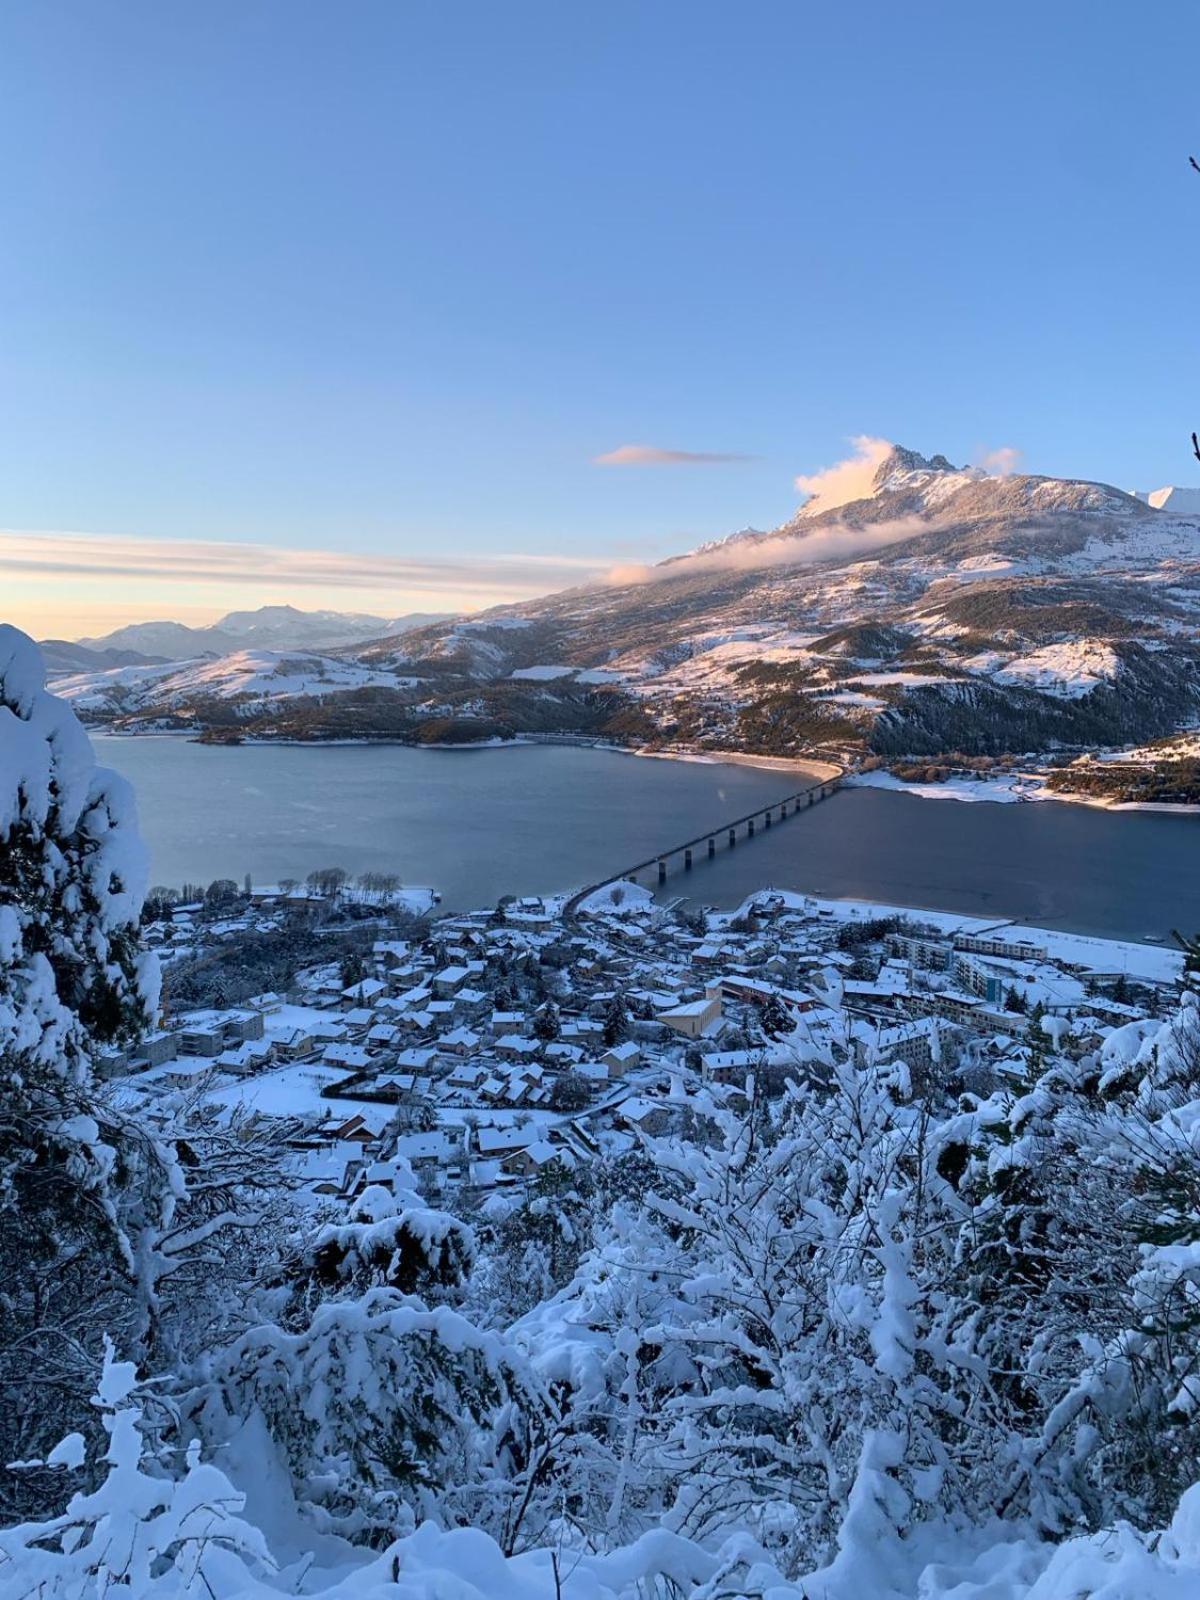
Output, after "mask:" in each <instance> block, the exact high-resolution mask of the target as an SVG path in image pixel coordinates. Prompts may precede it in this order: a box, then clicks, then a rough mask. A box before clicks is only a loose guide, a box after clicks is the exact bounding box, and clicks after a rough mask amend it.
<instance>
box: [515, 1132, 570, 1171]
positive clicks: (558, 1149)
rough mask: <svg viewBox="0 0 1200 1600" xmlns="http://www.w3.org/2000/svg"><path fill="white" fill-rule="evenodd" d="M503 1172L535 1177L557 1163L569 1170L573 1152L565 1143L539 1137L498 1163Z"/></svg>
mask: <svg viewBox="0 0 1200 1600" xmlns="http://www.w3.org/2000/svg"><path fill="white" fill-rule="evenodd" d="M500 1165H501V1167H502V1168H503V1169H504V1171H505V1172H507V1173H510V1174H511V1175H512V1176H513V1177H516V1178H532V1177H536V1176H537V1174H538V1173H539V1172H543V1171H544V1170H545V1169H546V1168H547V1167H550V1166H554V1165H558V1166H561V1167H565V1168H566V1169H567V1170H568V1171H570V1170H571V1169H572V1168H573V1167H574V1166H575V1165H576V1158H575V1156H574V1154H573V1153H572V1152H571V1151H570V1150H568V1149H567V1147H566V1146H565V1145H560V1144H551V1143H550V1142H549V1141H548V1140H546V1139H541V1140H539V1141H538V1143H537V1144H531V1145H530V1146H529V1147H528V1148H527V1149H525V1150H514V1151H513V1153H512V1154H511V1155H508V1156H505V1157H504V1159H503V1161H502V1162H501V1163H500Z"/></svg>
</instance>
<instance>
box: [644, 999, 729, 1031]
mask: <svg viewBox="0 0 1200 1600" xmlns="http://www.w3.org/2000/svg"><path fill="white" fill-rule="evenodd" d="M654 1020H655V1021H656V1022H662V1023H665V1024H666V1026H667V1027H668V1028H670V1029H671V1031H672V1032H673V1033H678V1034H682V1036H683V1037H684V1038H685V1039H702V1038H703V1037H704V1035H705V1034H706V1033H708V1032H709V1031H710V1030H711V1029H713V1028H715V1027H716V1025H717V1024H718V1023H719V1022H720V1020H721V997H720V995H719V994H715V995H705V997H704V999H703V1000H689V1001H687V1002H686V1003H685V1004H684V1005H681V1006H672V1007H671V1008H670V1010H668V1011H658V1012H656V1013H655V1018H654Z"/></svg>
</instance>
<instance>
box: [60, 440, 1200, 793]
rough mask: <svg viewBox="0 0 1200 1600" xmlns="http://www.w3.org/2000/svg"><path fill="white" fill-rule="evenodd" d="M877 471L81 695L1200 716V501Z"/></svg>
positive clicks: (894, 457) (1153, 727)
mask: <svg viewBox="0 0 1200 1600" xmlns="http://www.w3.org/2000/svg"><path fill="white" fill-rule="evenodd" d="M867 488H868V491H869V492H867V493H865V494H860V495H858V497H857V498H852V499H848V500H846V501H844V502H842V503H839V504H836V505H826V506H825V507H824V508H821V507H820V506H819V505H816V506H814V504H813V502H812V501H811V500H810V501H809V502H807V503H806V504H805V505H803V506H801V508H800V510H799V511H798V512H797V513H796V514H795V515H794V516H792V517H791V518H789V519H787V520H786V521H785V522H783V523H781V524H780V525H779V526H778V527H777V528H775V529H772V530H770V531H768V532H762V531H760V530H757V529H745V530H741V531H739V532H738V533H737V534H734V535H732V536H730V537H729V538H727V539H725V540H714V541H709V542H708V543H707V544H706V545H703V546H700V547H698V548H697V549H696V550H694V551H691V552H689V553H687V554H686V555H684V556H680V557H674V558H671V559H669V560H667V561H665V562H662V563H660V564H659V565H658V566H656V567H651V568H642V569H638V571H637V572H636V573H635V574H634V575H633V576H630V577H625V578H622V579H621V580H620V581H616V580H614V581H612V582H608V583H597V584H592V585H589V586H585V587H581V588H576V589H571V590H566V591H561V592H559V593H556V594H551V595H546V596H543V597H542V598H540V599H538V600H533V601H529V602H525V603H522V604H519V605H507V606H502V607H496V608H494V609H492V610H490V611H488V612H483V613H479V614H476V615H473V616H470V617H458V618H451V619H446V620H440V621H436V622H427V623H423V624H421V625H419V626H415V627H412V628H410V629H407V630H404V631H402V632H394V633H388V634H381V635H380V636H379V637H377V638H374V639H369V640H365V641H353V642H350V643H347V644H341V645H338V646H336V647H328V650H327V658H326V659H327V661H328V662H330V663H332V664H329V665H320V664H319V663H315V662H314V661H313V660H310V661H309V662H308V663H307V664H306V665H305V667H304V669H303V670H302V671H297V670H294V669H295V663H294V662H293V661H290V660H287V659H286V658H284V657H280V658H279V659H277V660H266V659H263V660H260V661H258V663H257V665H256V666H255V667H254V669H253V671H248V669H247V667H246V664H245V662H240V663H239V662H236V661H235V660H234V658H233V657H232V656H231V657H230V661H229V665H228V668H227V669H222V668H221V666H220V664H219V663H218V666H217V669H216V671H215V672H211V673H210V672H205V673H204V674H201V675H200V676H199V677H197V678H195V679H188V680H187V683H186V685H183V686H177V692H173V695H172V698H171V699H170V701H169V703H167V702H166V701H165V700H164V699H163V698H162V697H158V698H156V690H155V684H156V682H157V681H158V680H157V679H156V676H155V675H154V674H148V675H146V677H145V679H144V681H139V682H138V683H137V684H132V683H130V682H129V681H127V680H128V677H129V674H128V673H124V674H122V673H120V672H118V673H116V674H115V675H113V676H111V677H109V678H107V679H106V678H105V677H104V676H103V675H100V676H99V677H97V676H96V675H92V676H91V677H90V678H89V676H88V675H86V674H84V675H83V678H82V680H81V681H80V682H79V683H73V684H72V685H71V686H70V692H71V693H72V694H74V695H78V696H79V697H80V698H81V708H82V709H84V710H85V712H86V714H87V715H88V716H89V717H90V718H93V719H96V720H107V721H109V722H111V723H113V724H116V725H121V726H126V727H132V728H137V727H146V726H153V725H155V724H156V719H157V721H158V722H160V723H161V721H162V719H163V718H166V719H168V723H169V725H171V726H184V727H194V728H197V729H203V728H206V727H211V726H214V725H220V726H231V725H236V726H238V727H239V728H244V729H246V730H247V731H249V732H251V733H253V734H254V735H255V736H259V737H300V738H331V737H364V738H396V739H406V740H417V741H421V742H425V741H434V742H437V741H444V740H452V741H454V742H459V741H462V740H470V739H474V738H493V737H506V736H511V735H512V734H520V733H531V732H532V733H536V732H554V733H569V734H577V735H586V736H589V737H593V736H601V737H606V738H613V739H617V740H620V741H623V742H626V743H654V744H660V745H663V746H667V747H671V746H680V745H686V746H690V747H700V748H710V749H713V750H729V749H736V750H746V751H758V752H763V753H770V754H776V755H779V754H784V755H818V756H822V757H826V758H830V759H837V760H841V761H843V762H848V763H853V762H855V761H858V760H863V759H866V758H868V757H872V756H874V757H880V756H882V757H886V758H888V759H896V758H900V757H903V756H922V757H924V756H930V755H942V754H945V753H947V752H953V751H960V752H966V753H968V754H973V755H975V756H982V755H1000V754H1005V753H1012V752H1018V753H1019V752H1025V751H1029V750H1041V751H1045V752H1049V753H1057V754H1065V753H1070V752H1079V751H1086V750H1089V749H1098V748H1102V747H1108V746H1117V745H1120V744H1122V743H1123V742H1125V743H1127V742H1129V741H1140V740H1145V739H1147V738H1158V737H1165V736H1168V735H1170V734H1172V733H1174V732H1176V731H1177V730H1179V729H1180V728H1183V727H1188V726H1191V725H1195V724H1196V723H1197V722H1198V721H1200V516H1184V515H1178V514H1174V513H1172V512H1170V511H1169V510H1157V509H1155V508H1154V507H1152V506H1150V505H1148V504H1146V503H1145V502H1142V501H1140V500H1138V499H1137V498H1136V497H1134V496H1132V495H1130V494H1127V493H1126V492H1125V491H1123V490H1120V489H1116V488H1113V487H1112V486H1111V485H1108V484H1103V483H1096V482H1092V481H1090V480H1084V479H1072V478H1052V477H1046V476H1042V475H1036V474H1023V473H1011V474H1007V475H1001V474H997V473H987V472H984V471H983V470H982V469H980V468H976V467H965V468H963V467H955V466H954V465H953V463H952V462H951V461H949V460H948V459H947V458H946V457H944V456H937V455H935V456H931V457H925V456H923V455H920V454H919V453H917V452H916V451H908V450H904V449H902V448H899V447H897V448H895V449H893V450H892V451H891V452H890V453H889V455H888V456H887V457H886V458H885V459H884V460H883V461H882V462H881V463H879V465H878V467H877V469H876V470H875V472H874V474H873V476H872V478H871V480H870V482H869V484H868V485H867ZM350 664H353V665H354V666H355V667H356V668H357V669H358V673H357V675H356V674H355V673H354V672H351V671H349V670H348V668H349V665H350ZM272 678H274V679H277V680H278V682H279V684H280V685H286V686H287V687H281V689H280V692H279V693H277V694H275V693H271V692H270V682H269V681H270V680H271V679H272ZM122 679H124V680H126V681H122ZM251 681H252V683H253V693H247V694H246V695H240V694H239V692H238V691H237V685H238V684H239V683H247V682H251ZM222 683H224V685H225V687H222ZM296 685H301V686H304V685H308V686H309V687H310V688H311V689H312V690H313V692H311V693H305V692H303V688H301V690H299V691H297V690H296V688H295V686H296Z"/></svg>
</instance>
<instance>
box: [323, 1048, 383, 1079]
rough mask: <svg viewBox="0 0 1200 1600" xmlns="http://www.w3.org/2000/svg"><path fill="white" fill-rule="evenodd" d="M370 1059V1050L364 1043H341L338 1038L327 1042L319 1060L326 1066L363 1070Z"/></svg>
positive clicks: (352, 1070) (354, 1070) (353, 1070)
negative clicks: (329, 1042) (330, 1042)
mask: <svg viewBox="0 0 1200 1600" xmlns="http://www.w3.org/2000/svg"><path fill="white" fill-rule="evenodd" d="M371 1059H372V1057H371V1052H370V1051H369V1050H368V1049H367V1048H366V1046H365V1045H361V1044H343V1043H342V1042H341V1041H340V1040H335V1041H334V1042H333V1043H332V1044H327V1045H326V1046H325V1049H324V1050H323V1051H322V1052H321V1060H322V1061H323V1062H324V1063H325V1065H326V1066H327V1067H345V1068H346V1069H347V1071H351V1072H364V1071H365V1070H366V1069H367V1067H369V1066H370V1064H371Z"/></svg>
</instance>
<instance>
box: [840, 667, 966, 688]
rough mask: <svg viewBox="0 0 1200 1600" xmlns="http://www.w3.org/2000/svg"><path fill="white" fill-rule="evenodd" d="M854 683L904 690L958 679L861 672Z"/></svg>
mask: <svg viewBox="0 0 1200 1600" xmlns="http://www.w3.org/2000/svg"><path fill="white" fill-rule="evenodd" d="M854 681H855V683H865V684H868V685H869V686H870V687H871V688H873V689H875V688H880V689H881V688H883V687H884V686H885V685H890V686H893V687H899V688H904V689H910V688H920V687H921V686H922V685H924V684H928V683H956V682H958V679H956V678H949V677H943V676H942V675H941V674H936V673H932V672H900V671H897V672H862V673H859V675H858V676H857V677H856V678H855V680H854Z"/></svg>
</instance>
